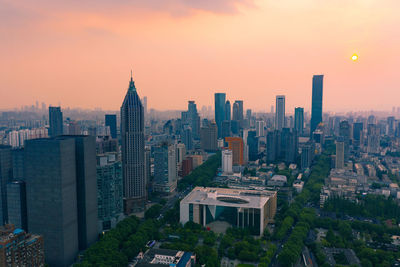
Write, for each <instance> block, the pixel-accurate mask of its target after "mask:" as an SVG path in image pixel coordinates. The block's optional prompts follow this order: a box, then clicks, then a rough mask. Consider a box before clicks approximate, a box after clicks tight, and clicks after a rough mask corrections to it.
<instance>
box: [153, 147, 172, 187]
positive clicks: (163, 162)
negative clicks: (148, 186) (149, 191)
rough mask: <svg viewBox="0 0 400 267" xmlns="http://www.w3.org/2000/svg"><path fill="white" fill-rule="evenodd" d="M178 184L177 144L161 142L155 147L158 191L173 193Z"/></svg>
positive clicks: (156, 185)
mask: <svg viewBox="0 0 400 267" xmlns="http://www.w3.org/2000/svg"><path fill="white" fill-rule="evenodd" d="M176 186H177V169H176V149H175V145H168V144H167V143H163V144H160V145H159V146H157V147H155V148H154V183H153V189H154V191H156V192H162V193H172V192H174V191H175V189H176Z"/></svg>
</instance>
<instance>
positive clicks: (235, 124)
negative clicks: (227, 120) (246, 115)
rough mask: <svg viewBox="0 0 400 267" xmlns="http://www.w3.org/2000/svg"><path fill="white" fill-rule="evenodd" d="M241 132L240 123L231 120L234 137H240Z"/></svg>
mask: <svg viewBox="0 0 400 267" xmlns="http://www.w3.org/2000/svg"><path fill="white" fill-rule="evenodd" d="M239 131H240V122H239V121H236V120H231V132H232V135H238V134H239Z"/></svg>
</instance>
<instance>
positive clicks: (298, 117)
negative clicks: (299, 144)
mask: <svg viewBox="0 0 400 267" xmlns="http://www.w3.org/2000/svg"><path fill="white" fill-rule="evenodd" d="M294 129H295V130H296V131H297V134H299V135H302V134H303V130H304V108H295V109H294Z"/></svg>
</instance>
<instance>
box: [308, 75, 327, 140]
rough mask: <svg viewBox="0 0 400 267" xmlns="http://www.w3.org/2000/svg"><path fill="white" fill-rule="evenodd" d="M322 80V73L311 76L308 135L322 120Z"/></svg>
mask: <svg viewBox="0 0 400 267" xmlns="http://www.w3.org/2000/svg"><path fill="white" fill-rule="evenodd" d="M323 80H324V75H314V76H313V80H312V106H311V124H310V135H312V134H313V132H314V131H315V129H317V126H318V124H320V123H321V122H322V96H323Z"/></svg>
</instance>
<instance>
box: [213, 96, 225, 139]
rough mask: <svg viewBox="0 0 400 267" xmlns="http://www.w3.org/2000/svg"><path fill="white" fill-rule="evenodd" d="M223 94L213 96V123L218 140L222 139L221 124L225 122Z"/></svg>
mask: <svg viewBox="0 0 400 267" xmlns="http://www.w3.org/2000/svg"><path fill="white" fill-rule="evenodd" d="M225 97H226V95H225V93H215V94H214V104H215V123H217V127H218V138H221V137H222V122H223V121H224V120H225Z"/></svg>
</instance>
